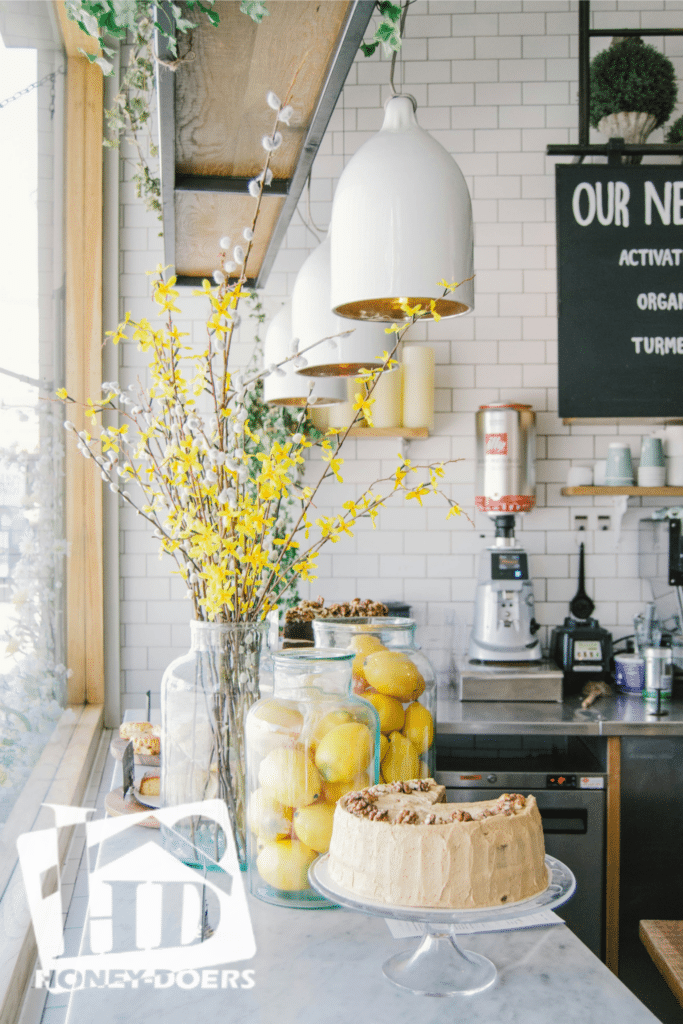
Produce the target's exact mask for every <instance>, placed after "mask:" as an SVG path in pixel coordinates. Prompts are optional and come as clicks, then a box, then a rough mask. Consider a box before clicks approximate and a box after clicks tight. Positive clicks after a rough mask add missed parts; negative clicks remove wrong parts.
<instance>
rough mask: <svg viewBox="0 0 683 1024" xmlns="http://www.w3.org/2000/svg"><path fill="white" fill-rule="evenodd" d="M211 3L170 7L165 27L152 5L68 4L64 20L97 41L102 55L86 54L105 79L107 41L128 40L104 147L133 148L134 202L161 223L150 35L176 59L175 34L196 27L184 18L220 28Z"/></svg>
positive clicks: (143, 1) (129, 0)
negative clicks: (158, 38) (202, 18)
mask: <svg viewBox="0 0 683 1024" xmlns="http://www.w3.org/2000/svg"><path fill="white" fill-rule="evenodd" d="M212 3H213V0H208V2H206V3H205V2H203V0H186V2H185V3H184V4H182V5H181V4H177V3H172V4H171V11H172V14H173V23H171V22H169V21H168V20H167V18H166V16H165V13H164V10H163V8H162V7H157V5H156V4H155V3H153V2H151V0H67V3H66V12H67V15H68V17H69V18H70V19H71V20H72V21H75V22H76V23H77V24H78V26H79V27H80V28H81V29H82V30H83V32H85V33H87V35H89V36H91V37H92V38H93V39H96V40H97V42H98V44H99V46H100V49H101V50H102V56H98V55H97V54H86V57H87V58H88V60H89V61H90V62H91V63H93V64H99V66H100V67H101V68H102V71H103V73H104V74H105V75H110V74H112V73H113V70H114V69H113V65H112V63H111V62H110V61H108V60H107V57H111V56H112V55H113V54H114V53H115V50H114V48H113V47H112V46H111V45H108V42H107V40H109V41H111V39H119V40H122V41H123V40H129V41H130V43H131V52H130V57H129V60H128V64H127V66H126V67H125V69H123V74H122V76H121V88H120V89H119V92H118V93H117V95H116V96H115V97H114V105H113V106H112V107H111V108H110V109H109V110H105V112H104V113H105V118H106V121H107V128H108V130H109V137H108V138H107V139H105V140H104V145H105V146H108V147H110V148H115V149H118V148H119V146H120V144H121V140H124V141H125V142H127V143H128V144H129V145H131V146H132V147H133V149H134V150H135V153H136V159H135V173H134V174H133V181H134V183H135V191H136V194H137V196H138V198H140V199H142V200H143V202H144V204H145V207H146V208H147V209H148V210H151V211H153V212H154V213H156V214H157V216H158V217H159V220H161V216H162V206H161V180H160V178H159V174H158V172H157V168H156V166H154V167H153V166H152V164H151V163H150V158H151V160H154V159H155V157H156V156H157V147H156V145H155V143H154V138H153V134H152V125H151V118H150V115H151V111H150V102H149V98H150V95H151V94H152V93H153V92H154V88H155V70H156V60H157V58H156V57H155V54H154V31H155V29H156V30H158V31H159V32H160V33H161V34H162V35H163V36H164V38H165V39H166V41H167V45H168V48H169V50H170V52H171V54H172V55H173V57H174V59H176V60H178V59H180V60H182V59H183V58H178V42H177V37H178V35H181V36H182V35H184V36H187V37H188V40H189V38H190V35H191V32H192V30H193V29H194V28H196V27H197V23H196V21H192V20H191V19H190V18H188V17H187V16H186V15H187V14H190V13H194V12H199V13H200V14H205V15H206V17H207V18H208V19H209V21H210V22H211V24H212V25H217V24H218V21H219V19H218V14H217V13H216V12H215V11H214V10H212Z"/></svg>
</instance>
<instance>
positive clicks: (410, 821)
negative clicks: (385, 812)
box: [396, 807, 419, 825]
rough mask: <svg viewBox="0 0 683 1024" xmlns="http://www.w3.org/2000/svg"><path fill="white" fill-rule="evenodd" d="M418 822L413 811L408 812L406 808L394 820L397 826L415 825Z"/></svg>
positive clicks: (416, 815)
mask: <svg viewBox="0 0 683 1024" xmlns="http://www.w3.org/2000/svg"><path fill="white" fill-rule="evenodd" d="M418 821H419V815H418V814H416V813H415V811H410V810H408V808H407V807H406V809H405V810H404V811H401V813H400V814H399V816H398V818H397V819H396V824H397V825H415V824H416V823H417V822H418Z"/></svg>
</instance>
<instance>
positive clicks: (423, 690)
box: [313, 617, 436, 782]
mask: <svg viewBox="0 0 683 1024" xmlns="http://www.w3.org/2000/svg"><path fill="white" fill-rule="evenodd" d="M313 635H314V637H315V643H316V646H317V645H322V646H324V647H327V648H334V649H339V648H342V649H347V650H351V651H353V653H354V659H353V692H354V693H356V694H358V695H359V696H360V697H361V698H362V699H363V700H366V701H368V703H370V704H372V706H373V707H374V708H375V710H376V711H377V713H378V715H379V721H380V731H381V737H380V772H381V774H380V782H400V781H405V780H407V779H420V778H429V777H433V776H434V771H435V768H436V755H435V747H434V736H435V732H436V683H435V677H434V670H433V669H432V667H431V665H430V663H429V661H428V659H427V658H426V657H425V655H424V654H423V653H422V651H420V649H419V647H418V646H417V644H416V643H415V621H414V620H413V619H404V618H381V617H377V618H365V619H316V620H315V621H314V622H313Z"/></svg>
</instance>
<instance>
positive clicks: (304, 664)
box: [245, 648, 380, 908]
mask: <svg viewBox="0 0 683 1024" xmlns="http://www.w3.org/2000/svg"><path fill="white" fill-rule="evenodd" d="M271 658H272V663H273V696H272V697H269V698H267V699H263V700H259V701H257V702H256V703H255V704H254V705H253V707H251V708H250V710H249V713H248V715H247V719H246V726H245V732H246V752H247V791H248V795H247V824H248V839H247V843H248V863H249V882H250V887H251V891H252V893H253V894H254V895H255V896H258V897H259V899H262V900H265V902H267V903H275V904H278V905H280V906H287V907H298V908H307V907H316V906H329V903H328V902H327V901H326V900H325V899H324V898H323V897H322V896H320V895H319V894H318V893H317V892H316V891H315V890H314V889H312V888H311V887H310V886H309V884H308V868H309V867H310V865H311V864H312V863H313V861H314V860H315V858H316V857H317V856H318V855H319V854H321V853H326V852H327V849H328V847H329V845H330V837H331V835H332V818H333V816H334V807H335V804H336V802H337V800H338V799H339V797H340V796H342V795H343V794H344V793H348V792H350V791H351V790H355V789H364V788H365V787H366V786H372V785H374V784H375V783H376V782H377V781H378V779H379V753H380V731H379V717H378V714H377V711H376V710H375V708H374V707H373V706H372V704H371V703H368V701H366V700H363V699H361V698H360V697H358V696H355V695H354V694H352V692H351V668H352V664H353V661H354V658H355V655H354V652H353V651H351V650H340V649H336V650H325V649H324V648H315V649H308V650H306V649H302V650H298V649H294V650H287V651H280V652H276V653H274V654H272V655H271Z"/></svg>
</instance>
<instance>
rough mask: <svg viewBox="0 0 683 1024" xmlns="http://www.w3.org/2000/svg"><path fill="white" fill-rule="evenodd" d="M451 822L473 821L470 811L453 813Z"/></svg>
mask: <svg viewBox="0 0 683 1024" xmlns="http://www.w3.org/2000/svg"><path fill="white" fill-rule="evenodd" d="M451 821H472V815H471V814H470V812H469V811H453V813H452V814H451Z"/></svg>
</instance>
